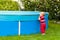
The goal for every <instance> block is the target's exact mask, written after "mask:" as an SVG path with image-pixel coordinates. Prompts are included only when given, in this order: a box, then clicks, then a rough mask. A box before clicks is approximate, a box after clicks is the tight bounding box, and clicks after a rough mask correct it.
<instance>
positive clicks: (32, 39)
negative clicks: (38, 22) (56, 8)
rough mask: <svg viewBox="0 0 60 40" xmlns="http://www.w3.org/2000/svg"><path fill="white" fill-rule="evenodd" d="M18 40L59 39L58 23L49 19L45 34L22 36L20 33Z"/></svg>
mask: <svg viewBox="0 0 60 40" xmlns="http://www.w3.org/2000/svg"><path fill="white" fill-rule="evenodd" d="M20 40H60V24H55V23H53V22H52V21H49V27H48V30H47V31H46V35H44V36H42V35H41V34H40V33H38V34H32V35H24V36H22V35H21V36H20Z"/></svg>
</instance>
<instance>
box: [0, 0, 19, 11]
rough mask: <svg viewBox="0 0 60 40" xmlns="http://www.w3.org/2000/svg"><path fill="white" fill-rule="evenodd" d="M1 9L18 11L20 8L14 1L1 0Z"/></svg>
mask: <svg viewBox="0 0 60 40" xmlns="http://www.w3.org/2000/svg"><path fill="white" fill-rule="evenodd" d="M0 10H9V11H16V10H19V5H18V3H17V2H14V1H0Z"/></svg>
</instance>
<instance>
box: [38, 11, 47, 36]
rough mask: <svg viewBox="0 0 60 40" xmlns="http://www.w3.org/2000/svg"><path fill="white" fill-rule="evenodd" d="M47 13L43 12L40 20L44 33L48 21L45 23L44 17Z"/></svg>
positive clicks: (43, 33)
mask: <svg viewBox="0 0 60 40" xmlns="http://www.w3.org/2000/svg"><path fill="white" fill-rule="evenodd" d="M44 15H45V13H44V12H41V13H40V16H39V21H40V30H41V33H42V35H45V29H46V23H45V18H44Z"/></svg>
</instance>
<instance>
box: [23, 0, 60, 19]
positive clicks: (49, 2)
mask: <svg viewBox="0 0 60 40" xmlns="http://www.w3.org/2000/svg"><path fill="white" fill-rule="evenodd" d="M23 3H24V6H25V10H26V11H35V10H36V11H44V12H49V19H56V15H59V16H60V0H59V1H58V0H39V1H30V0H24V1H23ZM58 19H59V18H58Z"/></svg>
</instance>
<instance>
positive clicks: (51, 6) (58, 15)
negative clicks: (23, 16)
mask: <svg viewBox="0 0 60 40" xmlns="http://www.w3.org/2000/svg"><path fill="white" fill-rule="evenodd" d="M22 3H23V4H24V7H25V9H24V10H23V11H44V12H49V18H48V19H49V21H48V29H47V30H46V35H44V36H42V35H41V33H38V34H31V35H20V36H18V35H15V36H0V40H60V23H57V22H60V0H37V1H36V0H34V1H32V0H22ZM0 11H21V9H19V4H18V3H17V2H15V1H12V0H1V1H0Z"/></svg>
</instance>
